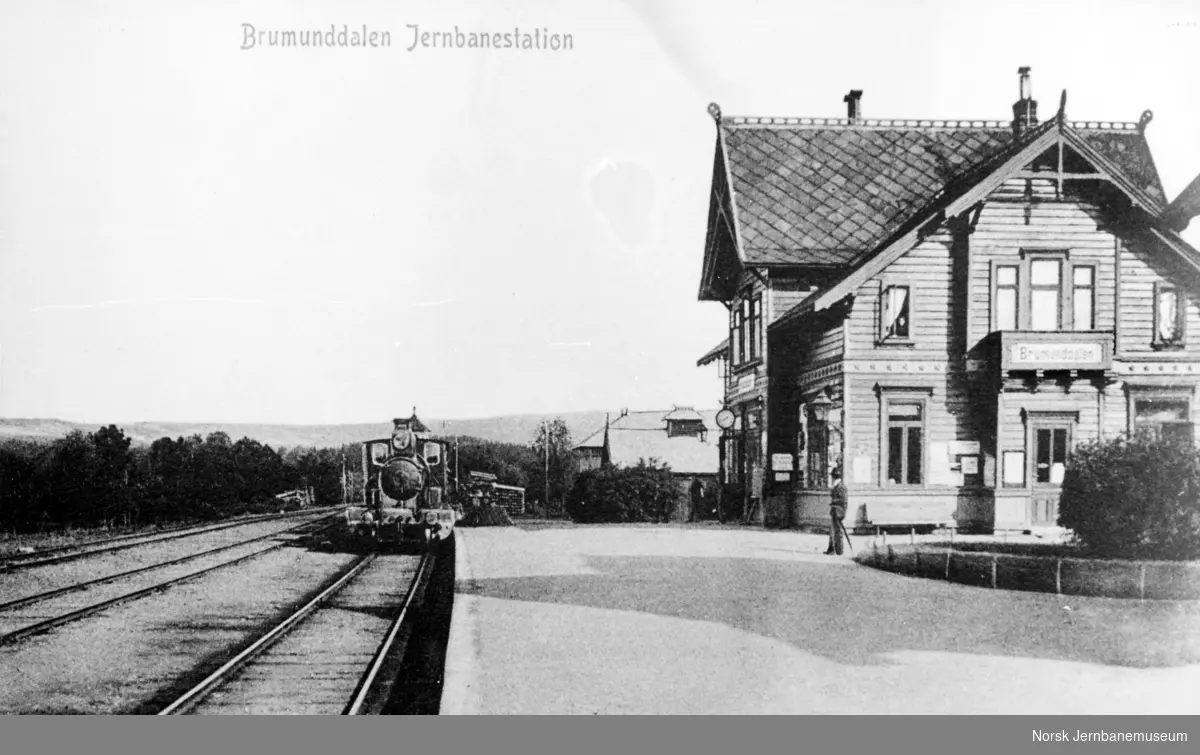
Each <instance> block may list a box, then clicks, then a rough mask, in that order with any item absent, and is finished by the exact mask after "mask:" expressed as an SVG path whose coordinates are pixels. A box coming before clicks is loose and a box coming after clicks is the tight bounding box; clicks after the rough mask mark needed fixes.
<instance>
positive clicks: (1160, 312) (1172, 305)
mask: <svg viewBox="0 0 1200 755" xmlns="http://www.w3.org/2000/svg"><path fill="white" fill-rule="evenodd" d="M1184 312H1185V306H1184V301H1183V296H1182V295H1181V293H1180V291H1179V289H1177V288H1175V287H1174V286H1170V285H1167V284H1163V283H1157V284H1155V286H1154V344H1155V345H1156V346H1159V347H1171V346H1182V345H1183V325H1184Z"/></svg>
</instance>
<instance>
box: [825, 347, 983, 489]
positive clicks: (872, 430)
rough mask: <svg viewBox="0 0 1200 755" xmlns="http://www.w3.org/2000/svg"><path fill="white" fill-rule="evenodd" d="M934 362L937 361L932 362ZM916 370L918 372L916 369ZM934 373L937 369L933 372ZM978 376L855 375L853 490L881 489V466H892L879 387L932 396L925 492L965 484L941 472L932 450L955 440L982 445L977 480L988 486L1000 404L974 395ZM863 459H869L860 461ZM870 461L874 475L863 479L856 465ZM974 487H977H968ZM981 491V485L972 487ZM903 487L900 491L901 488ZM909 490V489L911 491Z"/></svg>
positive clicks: (849, 472)
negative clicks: (992, 422)
mask: <svg viewBox="0 0 1200 755" xmlns="http://www.w3.org/2000/svg"><path fill="white" fill-rule="evenodd" d="M931 364H932V363H931ZM912 372H916V370H912ZM930 372H932V370H930ZM972 380H973V378H972V376H970V375H969V374H967V373H961V372H955V373H950V374H937V375H933V374H910V375H906V376H903V377H901V376H899V375H889V376H887V377H883V376H879V375H867V376H862V375H858V374H855V375H851V376H850V378H849V380H848V381H847V382H848V384H849V386H850V396H849V402H848V403H849V408H848V412H847V418H848V424H849V427H848V430H849V437H850V438H851V441H850V443H851V447H850V448H848V449H847V453H846V479H847V486H848V487H850V488H852V489H868V488H874V489H880V488H885V489H887V486H884V485H883V481H882V474H881V473H882V470H881V465H882V464H884V463H886V461H885V460H883V458H882V448H881V447H880V441H881V435H882V433H883V431H884V430H883V428H884V424H883V417H882V400H881V398H880V393H879V389H877V388H876V386H882V388H883V390H884V393H885V395H886V394H888V393H905V394H909V393H911V394H913V395H919V396H927V397H928V401H927V402H926V404H925V410H926V420H925V431H926V437H925V440H924V443H925V455H926V457H927V458H926V460H925V475H924V479H925V481H926V482H925V485H924V486H923V487H925V488H931V489H945V488H957V487H959V485H957V483H955V482H951V481H949V480H948V479H947V478H945V477H943V476H941V475H939V474H937V473H938V471H939V470H938V469H935V464H940V463H941V462H940V460H939V461H937V462H935V460H934V459H933V458H932V451H931V449H934V448H935V447H937V448H943V449H946V448H948V444H950V443H952V442H954V441H979V442H980V455H981V456H980V459H979V463H980V471H981V473H982V474H983V477H982V478H978V477H977V478H976V479H977V480H979V482H980V483H982V482H985V481H986V479H987V477H986V474H987V470H988V469H990V468H991V464H992V461H991V455H992V453H993V451H994V449H992V448H990V443H988V442H987V441H986V437H987V436H988V435H989V432H990V430H989V419H990V417H989V414H990V412H991V411H992V407H993V406H994V404H992V403H991V401H992V400H991V398H990V397H987V398H982V397H980V396H979V394H978V393H977V392H972V390H971V386H972ZM859 459H863V460H865V461H858V460H859ZM863 463H869V464H870V467H871V475H870V480H869V482H866V483H862V482H858V481H857V477H856V476H855V465H856V464H863ZM968 486H971V485H969V484H968ZM972 487H978V484H976V485H974V486H972ZM897 489H900V488H897ZM905 489H907V488H905Z"/></svg>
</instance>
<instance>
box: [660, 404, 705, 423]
mask: <svg viewBox="0 0 1200 755" xmlns="http://www.w3.org/2000/svg"><path fill="white" fill-rule="evenodd" d="M703 421H704V416H703V415H702V414H700V412H698V411H696V410H695V409H693V408H692V407H690V406H677V407H675V408H674V409H672V410H671V411H669V412H667V413H666V415H664V416H663V422H703Z"/></svg>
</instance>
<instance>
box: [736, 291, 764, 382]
mask: <svg viewBox="0 0 1200 755" xmlns="http://www.w3.org/2000/svg"><path fill="white" fill-rule="evenodd" d="M762 338H763V332H762V295H758V296H749V295H747V296H745V297H743V298H742V299H741V300H740V301H739V302H738V303H737V304H736V305H735V306H734V307H733V308H732V309H731V310H730V313H729V345H730V354H731V355H732V358H733V364H734V366H735V367H736V366H739V365H742V364H745V363H747V362H753V361H754V360H756V359H759V358H760V357H761V356H762Z"/></svg>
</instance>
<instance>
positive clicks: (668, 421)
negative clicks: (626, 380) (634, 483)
mask: <svg viewBox="0 0 1200 755" xmlns="http://www.w3.org/2000/svg"><path fill="white" fill-rule="evenodd" d="M715 416H716V411H715V410H704V411H697V410H695V409H693V408H691V407H686V406H677V407H674V408H672V409H670V410H658V411H642V412H631V411H629V410H628V409H622V410H621V413H620V414H619V415H618V416H616V417H614V418H613V419H612V420H611V421H610V422H609V423H608V426H607V434H608V447H609V454H610V459H611V461H612V463H613V464H614V465H616V466H619V467H631V466H635V465H636V464H637V463H638V462H639V461H641V460H643V459H644V460H645V461H647V462H650V461H651V460H655V461H657V462H659V463H662V464H666V465H668V466H669V467H670V468H671V474H672V477H673V478H674V480H675V483H676V484H677V485H678V486H679V489H680V492H681V495H680V496H679V498H678V502H677V504H676V506H677V508H676V510H675V511H674V512H673V513H672V516H671V518H672V519H673V520H675V521H681V520H687V519H689V518H691V514H692V511H691V499H690V491H691V487H692V482H693V481H694V480H699V481H700V483H701V485H702V486H703V489H704V501H705V506H704V509H705V510H703V511H700V512H696V513H697V517H699V518H706V519H707V518H714V517H715V516H716V515H715V513H714V508H715V506H716V500H717V470H718V467H719V466H720V463H719V461H720V460H719V456H718V454H719V450H718V447H717V431H716V423H715ZM604 443H605V428H600V429H599V430H597V431H596V432H594V433H592V434H591V435H589V436H588V437H587V438H585V439H584V440H583V441H582V442H581V443H579V444H578V445H577V446H575V453H576V459H577V460H578V465H579V471H580V472H583V471H586V470H589V469H599V468H600V467H601V466H602V460H603V455H604ZM709 502H711V506H710V505H708V504H709Z"/></svg>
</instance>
